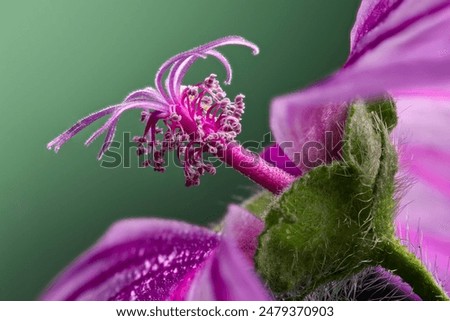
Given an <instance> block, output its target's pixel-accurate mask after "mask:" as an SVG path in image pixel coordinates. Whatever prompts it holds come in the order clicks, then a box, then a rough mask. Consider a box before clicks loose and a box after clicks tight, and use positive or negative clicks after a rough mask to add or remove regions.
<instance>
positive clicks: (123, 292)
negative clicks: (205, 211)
mask: <svg viewBox="0 0 450 321" xmlns="http://www.w3.org/2000/svg"><path fill="white" fill-rule="evenodd" d="M262 228H263V223H262V222H261V221H260V220H259V219H257V218H255V217H254V216H253V215H251V214H250V213H248V212H246V211H245V210H243V209H241V208H239V207H238V206H235V205H234V206H230V213H229V214H228V216H227V218H226V220H225V231H224V235H223V236H220V235H218V234H216V233H214V232H212V231H210V230H207V229H205V228H201V227H197V226H193V225H190V224H187V223H182V222H177V221H169V220H162V219H129V220H123V221H120V222H118V223H116V224H115V225H113V227H111V228H110V229H109V230H108V232H107V233H106V234H105V235H104V236H103V237H102V238H101V239H100V240H99V241H98V242H97V244H95V245H94V246H93V247H92V248H91V249H90V250H88V251H87V252H86V253H84V254H83V255H81V256H80V257H79V258H78V259H77V260H75V262H74V263H72V264H71V265H70V266H69V267H68V268H67V269H66V270H65V271H64V272H63V273H62V274H60V275H59V276H58V277H57V278H56V280H55V281H54V282H53V283H52V284H51V285H50V287H49V288H48V289H47V290H46V291H45V293H44V294H43V295H42V297H41V298H42V299H43V300H184V299H201V298H203V299H204V298H206V297H205V296H203V295H201V294H200V293H206V292H208V291H210V289H212V288H214V291H215V292H214V293H215V294H214V296H212V297H208V298H210V299H217V300H266V299H270V296H269V295H268V293H267V291H266V290H265V288H264V286H263V285H262V284H261V283H260V281H259V279H258V277H257V276H256V274H255V272H254V271H253V261H252V260H251V257H252V256H253V255H254V252H255V251H256V246H257V237H258V235H259V233H260V232H261V231H262ZM246 232H247V233H246ZM241 249H242V251H243V252H244V253H241ZM250 256H251V257H250ZM208 282H210V283H208ZM243 285H245V289H242V288H241V286H243Z"/></svg>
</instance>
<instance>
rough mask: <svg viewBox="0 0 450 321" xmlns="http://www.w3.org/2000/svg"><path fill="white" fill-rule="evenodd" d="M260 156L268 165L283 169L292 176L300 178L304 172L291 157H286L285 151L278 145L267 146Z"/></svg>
mask: <svg viewBox="0 0 450 321" xmlns="http://www.w3.org/2000/svg"><path fill="white" fill-rule="evenodd" d="M260 155H261V157H262V159H264V160H265V161H267V162H268V163H270V164H272V165H274V166H276V167H278V168H281V169H282V170H284V171H285V172H287V173H289V174H291V175H294V176H300V175H301V174H302V171H301V170H300V169H299V168H298V167H297V165H296V164H295V163H294V162H293V161H291V160H290V159H289V157H287V156H286V154H285V153H284V151H283V149H282V148H281V147H280V145H278V144H274V145H270V146H267V147H266V148H264V150H263V151H262V152H261V154H260Z"/></svg>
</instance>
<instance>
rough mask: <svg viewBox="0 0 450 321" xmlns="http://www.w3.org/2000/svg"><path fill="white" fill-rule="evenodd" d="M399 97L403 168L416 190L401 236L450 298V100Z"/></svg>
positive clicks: (405, 204) (407, 200)
mask: <svg viewBox="0 0 450 321" xmlns="http://www.w3.org/2000/svg"><path fill="white" fill-rule="evenodd" d="M406 95H407V96H404V95H402V96H399V94H397V96H396V101H397V108H398V111H399V116H400V117H399V125H398V127H397V128H396V129H395V131H394V137H395V139H396V140H397V141H400V144H401V146H400V147H401V148H400V150H401V165H402V167H403V170H404V171H405V172H406V175H407V179H409V180H410V181H412V187H411V188H409V189H408V190H407V192H406V194H405V195H404V196H403V197H402V198H401V203H400V209H401V210H400V213H399V215H398V217H397V218H396V223H397V227H398V235H399V236H400V238H401V239H403V240H404V241H405V243H406V244H408V245H409V246H410V248H411V250H412V251H413V252H414V253H416V254H417V255H418V257H419V258H421V259H422V260H423V261H424V263H425V264H426V265H427V266H428V268H429V269H430V270H431V271H432V272H434V273H435V275H436V277H437V278H438V280H439V281H440V282H441V283H442V284H443V286H444V288H445V289H446V291H447V292H448V293H450V277H449V264H450V167H449V164H450V142H449V139H448V137H449V135H450V127H449V125H448V124H449V123H450V99H449V98H450V95H447V94H445V93H443V92H441V93H439V94H436V92H435V91H434V92H427V91H421V96H422V97H419V96H418V95H415V94H414V93H411V92H410V93H407V94H406Z"/></svg>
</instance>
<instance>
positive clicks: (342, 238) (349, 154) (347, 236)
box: [256, 103, 397, 299]
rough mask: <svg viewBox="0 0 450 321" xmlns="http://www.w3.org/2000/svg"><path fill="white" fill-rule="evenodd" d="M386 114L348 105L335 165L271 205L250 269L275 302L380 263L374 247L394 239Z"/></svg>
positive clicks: (383, 109) (392, 159) (385, 107)
mask: <svg viewBox="0 0 450 321" xmlns="http://www.w3.org/2000/svg"><path fill="white" fill-rule="evenodd" d="M389 106H390V107H389ZM389 108H390V109H389ZM393 114H394V115H395V106H394V105H393V104H391V103H389V104H387V103H383V104H382V105H380V106H377V105H376V103H373V104H370V105H369V106H367V105H365V104H362V103H355V104H353V105H351V106H350V107H349V112H348V117H347V121H346V127H345V133H344V144H343V153H342V155H343V159H342V161H339V162H334V163H332V164H330V165H326V166H321V167H317V168H315V169H313V170H311V171H310V172H309V173H307V174H306V175H304V176H303V177H301V178H300V179H299V180H297V181H296V182H295V183H294V184H293V186H292V187H291V189H290V190H288V191H287V192H285V193H284V194H283V195H282V196H280V197H279V199H278V200H277V201H276V202H273V204H272V207H271V208H270V210H269V211H268V214H267V217H266V227H265V231H264V232H263V234H262V235H261V237H260V245H259V249H258V253H257V256H256V264H257V269H258V271H259V272H260V273H261V274H262V276H263V278H264V279H265V280H266V281H267V282H268V285H269V287H270V288H271V289H272V291H274V293H275V294H277V295H278V296H279V297H282V298H294V299H301V298H303V297H304V296H305V295H307V294H308V293H310V292H311V291H312V290H313V289H315V288H316V287H318V286H320V285H322V284H324V283H325V282H328V281H331V280H339V279H342V278H344V277H346V276H349V275H351V274H354V273H357V272H359V271H360V270H361V269H363V268H365V267H367V266H372V265H375V264H377V263H378V261H379V260H380V256H379V252H378V251H377V248H378V245H379V244H380V243H382V242H389V240H391V239H393V235H394V233H393V231H394V228H393V223H392V222H393V215H394V210H395V200H394V190H395V180H394V175H395V173H396V170H397V156H396V152H395V149H394V148H393V146H392V145H391V143H390V141H389V129H390V127H391V126H392V124H394V119H395V121H396V116H395V117H392V115H393ZM385 116H386V117H388V118H387V119H384V118H382V117H385Z"/></svg>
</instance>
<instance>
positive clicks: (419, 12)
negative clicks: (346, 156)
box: [271, 0, 450, 168]
mask: <svg viewBox="0 0 450 321" xmlns="http://www.w3.org/2000/svg"><path fill="white" fill-rule="evenodd" d="M380 6H381V7H383V6H384V9H382V8H381V7H380ZM375 8H378V9H379V10H378V11H377V10H375ZM380 8H381V9H380ZM448 30H450V2H449V1H444V0H430V1H420V2H417V1H415V0H403V1H383V0H379V1H371V2H370V1H364V2H363V5H362V7H361V9H360V11H359V15H358V18H357V22H356V25H355V28H354V30H353V33H352V42H353V44H352V51H351V55H350V57H349V59H348V61H347V63H346V65H345V66H344V67H343V68H342V69H341V70H339V71H338V72H336V73H335V74H334V75H332V76H330V77H329V78H328V79H326V80H324V81H322V82H320V83H318V84H316V85H314V86H312V87H309V88H307V89H305V90H303V91H298V92H295V93H292V94H289V95H285V96H281V97H278V98H276V99H275V100H274V101H273V103H272V107H271V127H272V130H273V132H274V135H275V138H276V141H277V143H278V144H282V143H283V142H293V143H294V146H293V148H284V151H285V152H286V154H287V156H288V157H289V158H290V159H292V160H294V157H295V156H296V155H295V152H296V151H297V152H298V151H300V152H301V153H302V154H303V156H304V152H305V151H304V148H303V144H305V143H306V142H308V141H316V142H319V143H324V141H323V131H324V130H331V131H333V130H334V126H335V125H334V124H333V121H336V120H337V121H340V120H341V119H342V117H343V115H344V113H345V112H344V111H343V110H344V109H345V104H343V103H346V102H349V101H353V100H355V99H358V98H363V99H370V98H374V97H381V96H383V95H384V94H385V93H386V92H391V91H394V90H401V89H407V88H408V89H414V88H418V87H421V86H427V87H431V88H435V87H439V86H444V85H446V84H448V83H449V82H450V81H449V74H450V50H449V37H448ZM323 109H325V110H331V111H332V112H333V114H334V115H333V116H327V115H326V112H324V111H323ZM324 113H325V114H324ZM330 117H331V118H330ZM333 117H335V118H336V119H335V118H333ZM318 156H320V157H322V156H323V155H320V153H319V154H318ZM297 157H298V156H297ZM300 168H302V167H300Z"/></svg>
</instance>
